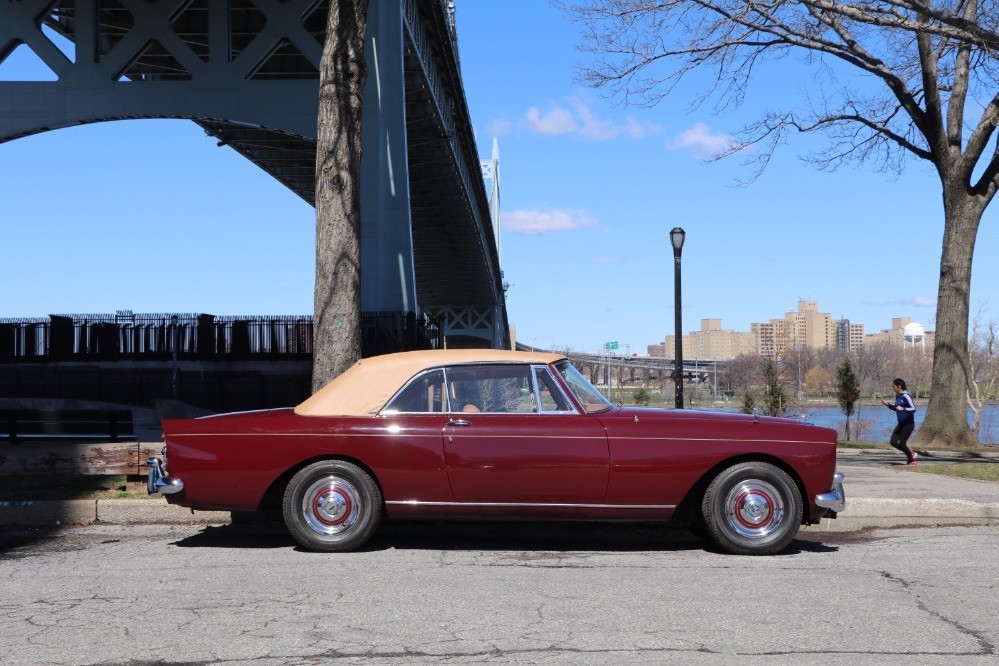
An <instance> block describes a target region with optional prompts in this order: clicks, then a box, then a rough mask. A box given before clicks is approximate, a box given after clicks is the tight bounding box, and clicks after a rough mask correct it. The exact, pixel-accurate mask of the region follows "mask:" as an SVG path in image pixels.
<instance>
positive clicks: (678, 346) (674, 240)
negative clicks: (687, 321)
mask: <svg viewBox="0 0 999 666" xmlns="http://www.w3.org/2000/svg"><path fill="white" fill-rule="evenodd" d="M686 235H687V234H686V233H685V232H684V230H683V229H681V228H680V227H673V229H672V231H670V232H669V242H670V244H671V245H672V246H673V278H674V279H673V285H674V290H673V317H674V319H673V341H674V349H675V353H674V357H673V368H674V371H673V377H674V382H675V386H676V390H675V393H676V408H677V409H683V317H682V316H681V307H680V253H681V252H682V251H683V240H684V238H685V237H686Z"/></svg>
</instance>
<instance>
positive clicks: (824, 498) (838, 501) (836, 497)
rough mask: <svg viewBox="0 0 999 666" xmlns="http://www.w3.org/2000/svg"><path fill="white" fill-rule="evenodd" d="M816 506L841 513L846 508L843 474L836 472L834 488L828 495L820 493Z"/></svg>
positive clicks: (817, 496) (816, 498) (816, 497)
mask: <svg viewBox="0 0 999 666" xmlns="http://www.w3.org/2000/svg"><path fill="white" fill-rule="evenodd" d="M815 505H816V506H820V507H822V508H824V509H829V510H830V511H833V512H835V513H839V512H840V511H842V510H843V509H845V508H846V492H845V491H844V490H843V473H842V472H836V473H835V474H834V475H833V487H832V490H830V491H829V492H827V493H819V494H818V495H816V496H815Z"/></svg>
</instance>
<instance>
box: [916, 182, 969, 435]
mask: <svg viewBox="0 0 999 666" xmlns="http://www.w3.org/2000/svg"><path fill="white" fill-rule="evenodd" d="M983 212H984V207H983V206H982V205H981V204H980V202H979V201H977V200H976V198H975V197H974V196H973V195H971V194H969V193H968V192H967V189H966V188H965V187H964V186H963V185H957V186H948V183H946V182H945V183H944V216H945V221H944V238H943V252H942V254H941V258H940V286H939V291H938V293H937V322H936V337H935V341H934V345H933V379H932V393H931V394H930V402H929V405H928V406H927V408H926V418H925V419H924V420H923V423H922V425H921V426H920V428H919V431H918V432H917V433H916V437H915V439H914V440H913V442H914V443H915V444H916V445H917V446H919V448H922V449H926V448H967V447H972V446H978V444H979V443H978V438H977V437H976V436H975V433H974V432H972V430H971V428H969V427H968V415H967V411H966V406H967V403H966V397H967V390H968V389H967V387H968V317H969V313H970V312H969V302H970V298H969V295H970V292H971V263H972V258H973V257H974V253H975V239H976V238H977V236H978V225H979V223H980V222H981V219H982V213H983Z"/></svg>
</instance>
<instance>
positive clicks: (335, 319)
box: [312, 0, 368, 392]
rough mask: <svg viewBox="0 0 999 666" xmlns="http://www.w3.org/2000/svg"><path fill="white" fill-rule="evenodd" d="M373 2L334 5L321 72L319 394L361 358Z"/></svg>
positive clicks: (315, 364)
mask: <svg viewBox="0 0 999 666" xmlns="http://www.w3.org/2000/svg"><path fill="white" fill-rule="evenodd" d="M367 18H368V0H332V2H330V10H329V18H328V19H327V23H326V42H325V45H324V46H323V58H322V63H321V65H320V68H319V126H318V136H317V140H316V283H315V297H314V305H313V310H314V312H313V320H314V322H315V323H314V329H313V331H314V332H313V355H312V390H313V392H315V391H317V390H319V389H320V388H322V387H323V386H324V385H326V384H327V383H328V382H329V381H330V380H332V379H334V378H335V377H337V376H339V375H340V374H341V373H342V372H343V371H344V370H346V369H347V368H349V367H350V366H351V365H353V363H354V362H355V361H357V359H359V358H360V357H361V189H360V174H361V106H362V99H363V95H364V82H365V80H366V79H367V68H366V66H365V63H364V39H365V35H366V33H367Z"/></svg>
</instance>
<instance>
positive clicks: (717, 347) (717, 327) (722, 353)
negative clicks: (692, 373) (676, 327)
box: [648, 319, 756, 361]
mask: <svg viewBox="0 0 999 666" xmlns="http://www.w3.org/2000/svg"><path fill="white" fill-rule="evenodd" d="M675 340H676V338H675V337H674V336H672V335H667V336H666V340H665V341H664V342H663V343H662V344H655V345H649V348H648V353H649V356H654V357H656V358H673V356H674V353H673V352H674V351H675V350H676V343H675ZM681 343H682V345H683V357H684V358H685V359H688V360H691V361H694V360H697V361H711V360H715V361H723V360H727V359H730V358H735V357H736V356H738V355H739V354H747V353H751V352H753V351H755V349H756V340H755V336H754V335H753V333H743V332H739V331H731V330H725V329H723V328H722V320H721V319H702V320H701V330H699V331H691V332H690V333H688V334H687V335H685V336H683V338H682V340H681Z"/></svg>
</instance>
